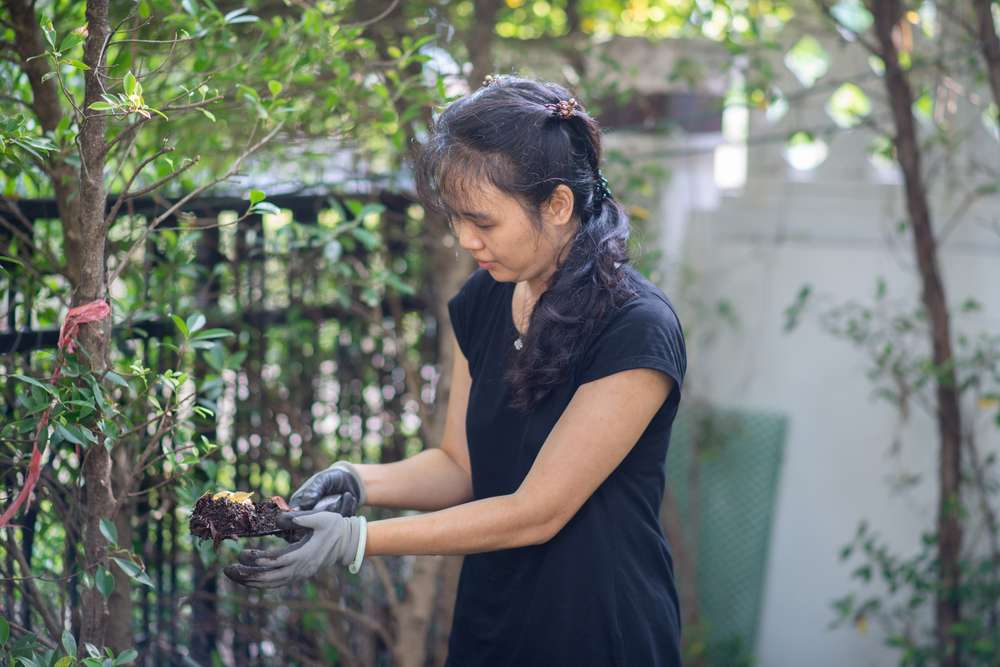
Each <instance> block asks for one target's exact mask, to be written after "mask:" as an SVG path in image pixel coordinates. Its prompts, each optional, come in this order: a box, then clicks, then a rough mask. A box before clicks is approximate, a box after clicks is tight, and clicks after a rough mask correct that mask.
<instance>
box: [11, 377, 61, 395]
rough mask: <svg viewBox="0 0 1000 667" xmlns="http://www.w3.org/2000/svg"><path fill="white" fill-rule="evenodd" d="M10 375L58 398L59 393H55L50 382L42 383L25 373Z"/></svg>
mask: <svg viewBox="0 0 1000 667" xmlns="http://www.w3.org/2000/svg"><path fill="white" fill-rule="evenodd" d="M10 377H12V378H17V379H18V380H20V381H21V382H27V383H28V384H30V385H32V386H35V387H38V388H39V389H41V390H42V391H44V392H46V393H48V394H49V395H50V396H52V397H53V398H58V396H59V394H57V393H56V388H55V387H53V386H52V385H50V384H43V383H41V382H39V381H38V380H36V379H35V378H31V377H28V376H27V375H21V374H20V373H11V375H10Z"/></svg>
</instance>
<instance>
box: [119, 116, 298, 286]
mask: <svg viewBox="0 0 1000 667" xmlns="http://www.w3.org/2000/svg"><path fill="white" fill-rule="evenodd" d="M284 124H285V123H284V121H281V122H279V123H278V124H277V125H275V127H274V129H273V130H271V131H270V132H268V133H267V134H266V135H264V137H263V138H262V139H261V140H260V141H258V142H257V143H255V144H254V145H253V146H251V147H250V148H248V149H247V150H245V151H244V152H243V154H242V155H240V156H239V157H238V158H236V160H235V161H234V162H233V164H232V165H231V166H230V168H229V169H228V170H227V171H226V173H225V174H223V175H222V176H220V177H218V178H216V179H213V180H211V181H209V182H208V183H205V184H204V185H202V186H200V187H198V188H195V189H194V190H192V191H191V192H190V193H188V194H187V195H185V196H184V197H182V198H181V199H179V200H178V201H177V203H175V204H174V205H173V206H171V207H170V208H168V209H167V210H166V211H164V212H163V213H161V214H160V215H159V216H157V217H156V219H155V220H153V222H151V223H150V224H149V226H148V227H146V229H145V230H144V231H143V233H142V236H140V237H139V238H138V239H137V240H136V242H135V243H134V244H132V247H131V248H129V250H128V252H126V253H125V256H124V257H122V260H121V263H120V264H119V265H118V266H117V267H115V270H114V273H112V274H111V276H109V278H108V285H112V284H113V283H114V282H115V280H117V279H118V276H120V275H121V272H122V271H123V270H124V269H125V267H126V266H127V265H128V262H129V259H130V258H131V257H132V255H133V254H134V253H135V251H136V250H138V249H139V247H140V246H141V245H143V244H144V243H145V242H146V239H147V238H149V235H150V233H151V232H152V231H153V230H154V229H156V228H157V227H158V226H159V224H160V223H161V222H163V221H164V220H166V219H167V218H169V217H170V216H172V215H173V214H174V213H175V212H176V211H177V210H178V209H180V208H181V207H182V206H184V204H186V203H188V202H189V201H191V200H192V199H194V198H195V197H197V196H198V195H200V194H201V193H202V192H204V191H205V190H207V189H208V188H210V187H212V186H213V185H216V184H218V183H221V182H222V181H224V180H226V179H227V178H229V177H230V176H232V175H233V174H235V173H236V171H237V170H238V169H239V168H240V165H241V164H242V163H243V160H245V159H246V158H247V157H249V156H250V155H252V154H254V153H255V152H257V150H258V149H260V147H261V146H263V145H264V144H266V143H267V142H268V141H270V140H271V139H272V138H274V136H275V135H276V134H277V133H278V132H279V131H280V130H281V128H282V127H283V126H284Z"/></svg>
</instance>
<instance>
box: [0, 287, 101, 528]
mask: <svg viewBox="0 0 1000 667" xmlns="http://www.w3.org/2000/svg"><path fill="white" fill-rule="evenodd" d="M110 314H111V306H109V305H108V302H107V301H103V300H102V301H92V302H90V303H86V304H84V305H82V306H77V307H76V308H70V309H69V312H68V313H66V319H65V320H63V324H62V328H61V329H60V330H59V349H60V350H62V351H64V352H66V353H70V354H72V353H73V352H74V351H75V350H76V340H75V338H76V335H77V334H78V333H79V332H80V325H81V324H89V323H91V322H98V321H100V320H103V319H104V318H105V317H107V316H108V315H110ZM62 362H63V355H62V354H60V355H59V358H58V359H57V360H56V366H55V368H54V369H53V370H52V377H51V378H50V379H49V383H50V384H55V381H56V380H58V379H59V373H60V371H61V370H62ZM51 413H52V405H51V404H50V405H49V407H48V408H46V410H45V412H43V413H42V416H41V418H39V420H38V428H36V429H35V441H34V442H33V443H32V445H31V460H30V461H29V463H28V477H27V479H25V480H24V487H23V488H22V489H21V492H20V493H18V494H17V498H15V499H14V502H13V504H12V505H11V506H10V507H8V508H7V510H6V511H5V512H4V513H3V516H0V528H4V527H6V526H7V523H8V522H9V521H10V520H11V518H12V517H13V516H14V514H16V513H17V510H18V509H19V508H20V507H21V505H25V507H27V506H28V505H30V504H31V503H30V500H29V499H30V498H31V492H32V491H33V490H34V488H35V484H36V483H37V482H38V478H39V476H41V474H42V452H40V451H39V450H38V440H39V438H40V437H41V435H42V432H43V431H44V429H45V428H46V427H48V425H49V416H50V414H51ZM48 450H49V448H48V445H47V444H46V446H45V451H46V452H48Z"/></svg>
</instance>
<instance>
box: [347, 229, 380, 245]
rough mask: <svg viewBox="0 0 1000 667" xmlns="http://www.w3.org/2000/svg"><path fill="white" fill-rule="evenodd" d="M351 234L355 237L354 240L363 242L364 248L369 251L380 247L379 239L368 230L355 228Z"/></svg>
mask: <svg viewBox="0 0 1000 667" xmlns="http://www.w3.org/2000/svg"><path fill="white" fill-rule="evenodd" d="M351 234H352V235H353V236H354V238H356V239H357V240H359V241H361V243H363V244H364V246H365V247H366V248H368V249H369V250H375V249H376V248H378V246H379V240H378V237H377V236H375V235H374V234H372V233H371V232H370V231H368V230H367V229H363V228H361V227H355V228H354V229H352V230H351Z"/></svg>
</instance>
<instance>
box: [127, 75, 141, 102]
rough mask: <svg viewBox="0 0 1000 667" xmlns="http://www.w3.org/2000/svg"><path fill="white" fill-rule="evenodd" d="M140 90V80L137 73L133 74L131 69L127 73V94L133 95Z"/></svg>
mask: <svg viewBox="0 0 1000 667" xmlns="http://www.w3.org/2000/svg"><path fill="white" fill-rule="evenodd" d="M139 90H140V88H139V82H138V81H137V80H136V78H135V75H134V74H132V70H129V71H128V74H126V75H125V94H126V95H128V96H129V97H131V96H132V95H135V94H137V92H138V91H139Z"/></svg>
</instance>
